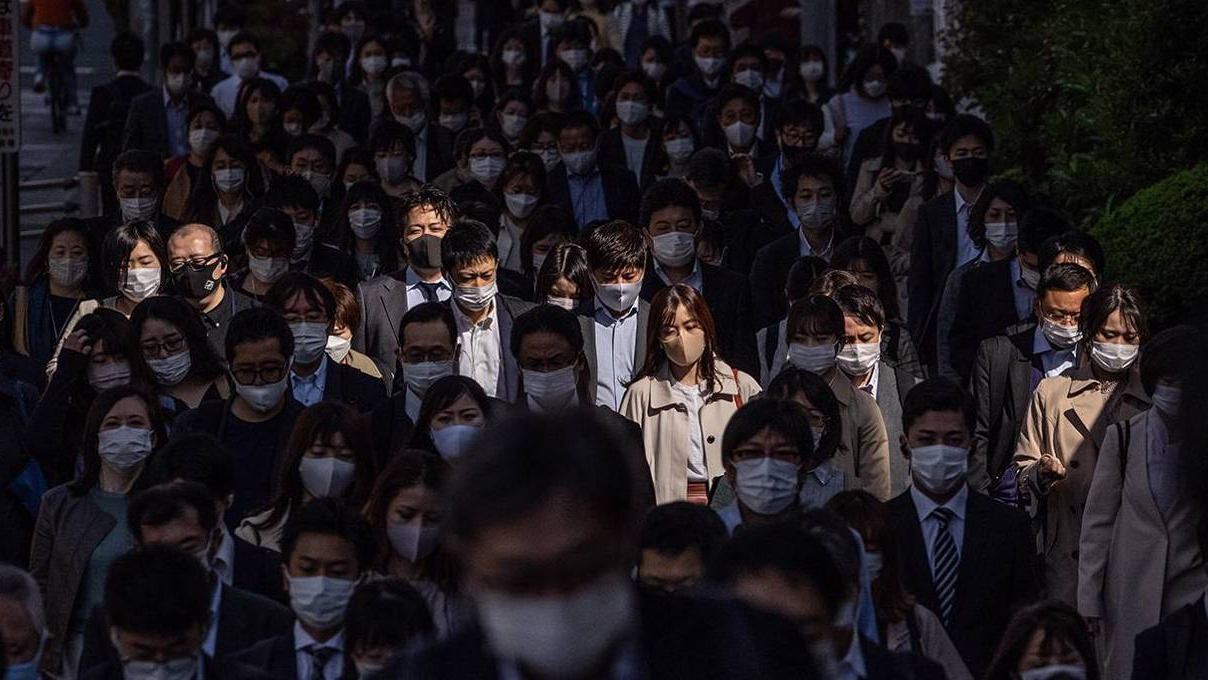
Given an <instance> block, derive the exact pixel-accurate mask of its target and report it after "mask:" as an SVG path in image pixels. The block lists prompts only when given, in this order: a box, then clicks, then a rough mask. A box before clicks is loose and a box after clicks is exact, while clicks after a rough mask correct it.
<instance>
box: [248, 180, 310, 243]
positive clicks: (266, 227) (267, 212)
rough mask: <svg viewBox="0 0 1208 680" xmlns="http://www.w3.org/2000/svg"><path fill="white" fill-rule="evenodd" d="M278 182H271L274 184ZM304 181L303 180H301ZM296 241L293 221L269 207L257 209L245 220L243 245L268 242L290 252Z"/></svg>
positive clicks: (296, 236)
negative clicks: (286, 248) (287, 248)
mask: <svg viewBox="0 0 1208 680" xmlns="http://www.w3.org/2000/svg"><path fill="white" fill-rule="evenodd" d="M277 181H278V180H273V182H274V183H276V182H277ZM303 181H305V180H303ZM297 240H298V234H297V232H296V231H294V221H293V220H291V219H290V218H289V215H286V214H285V213H284V212H282V211H280V210H278V209H276V208H269V207H262V208H257V209H256V212H254V213H252V216H251V217H249V218H248V219H247V226H245V227H244V229H243V245H245V246H251V245H252V244H254V243H256V242H257V241H268V242H270V243H273V244H276V245H278V246H281V247H285V246H288V247H289V249H290V250H291V251H292V250H293V248H294V245H296V243H297Z"/></svg>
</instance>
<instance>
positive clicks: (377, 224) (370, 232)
mask: <svg viewBox="0 0 1208 680" xmlns="http://www.w3.org/2000/svg"><path fill="white" fill-rule="evenodd" d="M348 226H349V227H351V228H352V233H354V234H356V236H357V238H359V239H364V240H369V239H371V238H373V237H374V236H377V234H378V231H379V230H380V229H381V228H382V211H381V210H378V209H377V208H357V209H355V210H350V211H348Z"/></svg>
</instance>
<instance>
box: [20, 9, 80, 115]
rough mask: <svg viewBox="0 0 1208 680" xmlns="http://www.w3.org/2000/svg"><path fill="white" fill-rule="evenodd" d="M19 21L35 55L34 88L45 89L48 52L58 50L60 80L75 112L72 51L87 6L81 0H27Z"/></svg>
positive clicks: (37, 89) (77, 40)
mask: <svg viewBox="0 0 1208 680" xmlns="http://www.w3.org/2000/svg"><path fill="white" fill-rule="evenodd" d="M21 23H23V24H24V25H25V26H26V28H29V29H30V30H31V37H30V39H29V48H30V50H31V51H32V52H33V53H34V54H36V55H38V66H37V71H36V72H35V73H34V92H38V93H41V92H43V91H45V89H46V75H47V74H46V69H47V65H48V63H49V61H50V55H51V54H52V53H57V54H58V55H59V68H61V69H63V84H64V85H65V86H66V87H67V105H68V109H69V110H70V111H72V112H78V111H79V99H78V95H77V92H76V73H75V55H76V51H77V49H78V47H79V39H80V29H83V28H87V27H88V8H87V7H85V6H84V2H83V0H27V2H26V3H25V7H24V13H23V14H22V16H21Z"/></svg>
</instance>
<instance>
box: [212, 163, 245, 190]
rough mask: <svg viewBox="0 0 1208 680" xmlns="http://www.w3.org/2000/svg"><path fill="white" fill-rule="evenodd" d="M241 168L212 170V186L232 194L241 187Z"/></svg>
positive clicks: (242, 174) (242, 175)
mask: <svg viewBox="0 0 1208 680" xmlns="http://www.w3.org/2000/svg"><path fill="white" fill-rule="evenodd" d="M243 179H244V172H243V168H226V169H224V170H215V171H214V186H216V187H218V190H219V191H222V192H225V193H228V194H233V193H235V192H236V191H239V190H240V189H242V188H243Z"/></svg>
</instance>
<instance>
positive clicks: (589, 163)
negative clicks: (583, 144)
mask: <svg viewBox="0 0 1208 680" xmlns="http://www.w3.org/2000/svg"><path fill="white" fill-rule="evenodd" d="M562 162H563V163H565V164H566V169H567V170H570V171H571V172H572V173H574V174H576V175H586V174H587V173H589V172H591V170H592V168H594V167H596V150H595V149H589V150H587V151H574V152H571V153H564V154H562Z"/></svg>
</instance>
